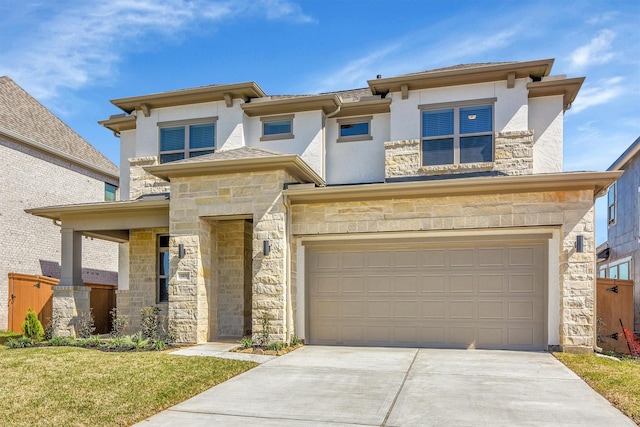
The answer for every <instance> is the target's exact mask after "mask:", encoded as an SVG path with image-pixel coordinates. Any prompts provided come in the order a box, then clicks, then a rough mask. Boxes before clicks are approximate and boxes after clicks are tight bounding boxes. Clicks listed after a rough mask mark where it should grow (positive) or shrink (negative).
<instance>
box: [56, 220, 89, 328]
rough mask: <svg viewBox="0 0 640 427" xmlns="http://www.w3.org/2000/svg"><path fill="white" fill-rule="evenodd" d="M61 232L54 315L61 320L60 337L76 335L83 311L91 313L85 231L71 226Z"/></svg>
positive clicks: (59, 324) (59, 325)
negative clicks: (84, 268) (84, 261)
mask: <svg viewBox="0 0 640 427" xmlns="http://www.w3.org/2000/svg"><path fill="white" fill-rule="evenodd" d="M60 233H61V234H62V239H61V240H62V248H61V255H62V256H61V264H62V265H61V275H60V283H59V284H58V286H55V287H54V288H53V300H52V303H53V314H54V316H57V317H58V319H59V323H58V327H57V328H56V330H55V331H54V334H55V335H57V336H77V330H76V327H77V324H78V320H79V315H80V313H89V311H90V303H89V292H90V291H91V288H88V287H85V286H84V282H83V281H82V233H81V232H79V231H75V230H73V229H70V228H63V229H61V230H60Z"/></svg>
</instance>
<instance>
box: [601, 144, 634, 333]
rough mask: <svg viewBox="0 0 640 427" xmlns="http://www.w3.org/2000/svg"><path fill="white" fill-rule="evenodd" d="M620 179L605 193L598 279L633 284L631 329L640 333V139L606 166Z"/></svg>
mask: <svg viewBox="0 0 640 427" xmlns="http://www.w3.org/2000/svg"><path fill="white" fill-rule="evenodd" d="M607 170H609V171H622V172H623V173H622V176H621V177H620V178H618V180H617V181H616V182H615V183H614V184H613V185H611V187H609V191H608V192H607V222H608V227H607V242H606V244H604V245H602V246H603V247H602V249H601V250H599V251H598V256H599V261H601V262H599V263H598V276H599V277H607V278H610V279H625V280H634V281H635V282H634V292H633V293H634V329H635V330H636V331H640V284H639V283H638V278H640V266H639V265H638V260H639V259H640V205H639V201H640V137H639V138H638V139H636V140H635V141H634V142H633V143H632V144H631V145H630V146H629V147H628V148H627V149H626V150H625V152H624V153H622V155H620V157H618V159H617V160H616V161H615V162H613V164H612V165H611V166H609V169H607Z"/></svg>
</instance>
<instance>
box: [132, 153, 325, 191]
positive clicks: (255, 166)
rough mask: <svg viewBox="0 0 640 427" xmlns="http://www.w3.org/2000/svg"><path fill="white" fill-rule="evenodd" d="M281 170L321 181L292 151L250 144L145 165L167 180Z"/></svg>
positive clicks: (308, 179)
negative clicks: (259, 147) (179, 159)
mask: <svg viewBox="0 0 640 427" xmlns="http://www.w3.org/2000/svg"><path fill="white" fill-rule="evenodd" d="M278 169H281V170H285V171H286V172H287V173H289V174H290V175H291V176H293V177H294V178H296V179H297V180H298V181H299V182H301V183H314V184H317V185H324V184H325V182H324V180H323V179H322V178H321V177H320V176H319V175H318V174H317V173H316V172H315V171H314V170H313V169H312V168H311V167H310V166H309V165H307V163H306V162H305V161H304V160H302V159H301V158H300V156H298V155H296V154H280V153H275V152H272V151H268V150H262V149H257V148H253V147H241V148H237V149H234V150H227V151H218V152H216V153H214V154H209V155H205V156H198V157H193V158H190V159H185V160H182V161H177V162H171V163H164V164H161V165H156V166H148V167H145V168H144V170H145V171H147V172H149V173H150V174H152V175H155V176H157V177H158V178H161V179H164V180H166V181H171V178H173V177H186V176H207V175H221V174H230V173H247V172H263V171H272V170H278Z"/></svg>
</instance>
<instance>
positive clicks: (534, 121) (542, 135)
mask: <svg viewBox="0 0 640 427" xmlns="http://www.w3.org/2000/svg"><path fill="white" fill-rule="evenodd" d="M562 102H563V97H562V95H558V96H545V97H541V98H531V99H529V127H530V128H531V129H532V130H533V135H534V140H533V173H553V172H562V167H563V162H562V141H563V123H564V121H563V118H564V112H563V109H562Z"/></svg>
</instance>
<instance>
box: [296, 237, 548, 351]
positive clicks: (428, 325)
mask: <svg viewBox="0 0 640 427" xmlns="http://www.w3.org/2000/svg"><path fill="white" fill-rule="evenodd" d="M547 244H548V240H542V239H540V238H539V237H538V238H537V239H533V240H526V239H522V238H517V239H516V238H512V239H505V238H503V239H502V240H501V239H500V238H494V239H491V238H490V239H487V238H486V237H484V238H482V239H478V238H476V239H469V238H467V239H461V240H458V241H452V239H442V240H434V239H430V240H429V242H428V243H424V242H420V241H408V240H403V241H400V242H398V241H396V242H384V241H383V242H380V241H375V242H374V241H369V242H363V241H361V242H349V243H339V242H333V243H331V242H322V243H317V244H310V245H308V246H306V256H305V259H306V261H305V272H306V280H305V281H306V284H307V285H306V286H307V289H306V292H305V293H306V301H305V304H306V306H307V308H308V309H307V311H306V313H307V319H306V325H307V341H308V342H310V343H311V344H324V345H373V346H421V347H451V348H483V349H514V350H515V349H517V350H545V349H546V347H547V346H546V344H547V336H546V328H547V303H546V302H547V267H546V266H547Z"/></svg>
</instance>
